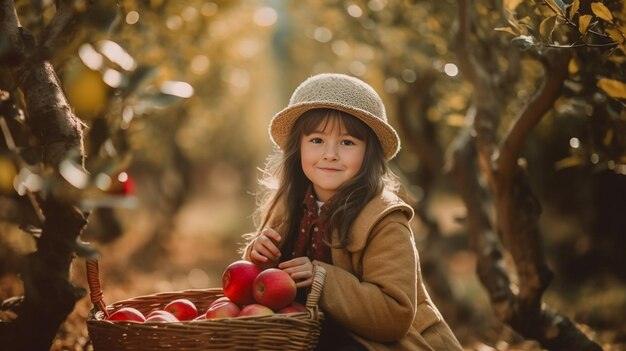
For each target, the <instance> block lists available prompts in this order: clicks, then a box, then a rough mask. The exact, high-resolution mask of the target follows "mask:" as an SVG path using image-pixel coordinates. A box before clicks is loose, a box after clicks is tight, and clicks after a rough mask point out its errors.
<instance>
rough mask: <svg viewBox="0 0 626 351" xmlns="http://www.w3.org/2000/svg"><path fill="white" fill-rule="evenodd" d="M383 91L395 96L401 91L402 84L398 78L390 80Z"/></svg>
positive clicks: (386, 81)
mask: <svg viewBox="0 0 626 351" xmlns="http://www.w3.org/2000/svg"><path fill="white" fill-rule="evenodd" d="M383 89H385V91H386V92H387V93H389V94H393V93H396V92H398V90H399V89H400V84H399V83H398V80H397V79H396V78H388V79H386V80H385V84H384V87H383Z"/></svg>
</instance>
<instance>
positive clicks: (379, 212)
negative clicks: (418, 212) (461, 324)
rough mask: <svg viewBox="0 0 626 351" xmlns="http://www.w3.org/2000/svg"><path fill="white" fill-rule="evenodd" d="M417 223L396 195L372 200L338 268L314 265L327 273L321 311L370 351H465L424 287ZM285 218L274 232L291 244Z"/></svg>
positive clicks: (336, 261)
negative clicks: (413, 225) (413, 224)
mask: <svg viewBox="0 0 626 351" xmlns="http://www.w3.org/2000/svg"><path fill="white" fill-rule="evenodd" d="M278 212H280V211H278ZM412 217H413V209H412V208H411V207H410V206H408V205H407V204H406V203H404V202H403V201H402V200H400V199H399V198H398V197H397V196H396V195H395V194H393V193H391V192H388V191H384V192H383V193H382V194H380V195H379V196H378V197H376V198H374V199H373V200H371V201H370V202H369V203H368V204H367V205H366V206H365V208H364V209H363V211H362V212H361V214H360V215H359V216H358V217H357V218H356V220H355V222H354V224H353V225H352V227H351V229H350V230H351V233H350V235H351V241H350V243H349V244H348V245H347V247H346V248H345V249H332V259H333V264H332V265H330V264H327V263H324V262H318V261H315V262H313V263H314V264H315V265H320V266H323V267H324V268H325V269H326V280H325V282H324V288H323V290H322V294H321V299H320V307H321V308H322V310H323V311H324V313H326V314H328V315H330V316H332V317H333V318H334V319H335V320H336V321H337V322H338V323H340V324H342V325H344V326H345V327H347V328H348V329H349V330H350V331H351V335H352V337H353V338H354V339H355V340H358V341H359V342H360V343H361V344H363V345H364V346H365V347H366V348H367V349H368V350H411V351H420V350H428V351H432V350H436V351H439V350H462V348H461V347H460V345H459V344H458V341H456V338H455V337H454V335H453V334H452V332H451V331H450V329H449V328H448V326H447V324H446V323H445V322H444V321H443V318H442V317H441V314H440V313H439V311H438V310H437V308H436V307H435V305H434V304H433V302H432V301H431V299H430V297H429V296H428V293H427V291H426V288H425V286H424V283H423V281H422V275H421V272H420V266H419V259H418V254H417V250H416V248H415V241H414V237H413V232H412V230H411V227H410V226H409V221H410V220H411V219H412ZM282 218H284V214H281V213H276V214H275V215H274V216H272V219H271V220H270V223H269V227H271V228H273V229H275V230H276V231H277V232H279V233H280V234H281V236H282V237H283V238H285V236H286V235H285V234H286V231H287V225H286V223H284V220H282ZM332 242H333V244H335V243H337V242H338V233H337V231H334V232H333V235H332ZM281 244H282V243H281ZM249 249H250V248H249V247H248V248H247V250H246V251H245V254H244V258H247V259H249Z"/></svg>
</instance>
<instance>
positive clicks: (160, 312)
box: [146, 310, 178, 319]
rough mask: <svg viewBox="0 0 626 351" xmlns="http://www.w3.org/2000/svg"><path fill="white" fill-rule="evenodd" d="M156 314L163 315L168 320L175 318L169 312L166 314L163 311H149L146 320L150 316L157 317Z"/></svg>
mask: <svg viewBox="0 0 626 351" xmlns="http://www.w3.org/2000/svg"><path fill="white" fill-rule="evenodd" d="M158 314H161V315H165V316H166V317H168V318H176V316H174V315H173V314H172V313H170V312H167V311H164V310H154V311H151V312H150V313H148V315H146V319H148V318H150V317H152V316H155V315H158ZM176 319H178V318H176Z"/></svg>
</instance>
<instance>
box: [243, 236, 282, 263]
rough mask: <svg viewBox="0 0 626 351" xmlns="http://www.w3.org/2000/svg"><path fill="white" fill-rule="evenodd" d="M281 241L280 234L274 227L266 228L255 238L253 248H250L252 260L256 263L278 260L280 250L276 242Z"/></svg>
mask: <svg viewBox="0 0 626 351" xmlns="http://www.w3.org/2000/svg"><path fill="white" fill-rule="evenodd" d="M279 242H280V234H278V232H276V231H275V230H274V229H270V228H265V229H263V231H261V234H259V236H258V237H257V238H256V239H254V242H253V243H252V250H250V260H251V261H252V262H254V263H256V264H259V265H263V264H267V263H271V262H278V259H279V258H280V250H279V249H278V246H276V243H279Z"/></svg>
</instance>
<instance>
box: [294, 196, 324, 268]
mask: <svg viewBox="0 0 626 351" xmlns="http://www.w3.org/2000/svg"><path fill="white" fill-rule="evenodd" d="M332 200H333V199H332V198H331V199H329V200H328V201H326V202H325V203H324V205H322V207H321V208H319V210H318V207H317V202H316V201H315V195H313V189H312V188H310V189H309V190H308V191H307V193H306V195H305V197H304V200H303V201H302V205H303V206H302V210H303V211H304V214H303V216H302V220H301V221H300V228H298V237H297V238H296V241H295V243H294V246H293V252H292V256H291V257H294V258H295V257H302V256H307V257H308V258H309V259H310V260H311V261H313V260H318V261H322V262H326V263H332V257H331V254H330V246H329V244H327V243H326V242H325V241H324V239H325V238H326V236H327V232H328V209H329V208H330V206H331V205H332ZM318 211H319V214H318Z"/></svg>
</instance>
